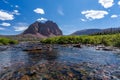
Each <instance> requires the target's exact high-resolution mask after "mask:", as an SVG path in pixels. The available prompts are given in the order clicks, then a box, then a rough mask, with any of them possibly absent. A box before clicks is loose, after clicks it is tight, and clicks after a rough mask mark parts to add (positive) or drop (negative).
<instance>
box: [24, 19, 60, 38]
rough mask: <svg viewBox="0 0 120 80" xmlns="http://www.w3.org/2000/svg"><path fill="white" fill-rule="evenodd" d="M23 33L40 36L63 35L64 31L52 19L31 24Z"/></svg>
mask: <svg viewBox="0 0 120 80" xmlns="http://www.w3.org/2000/svg"><path fill="white" fill-rule="evenodd" d="M23 34H32V35H38V36H46V37H50V36H59V35H62V31H61V30H60V29H59V27H58V25H57V24H56V23H54V22H52V21H46V22H44V23H43V22H38V21H36V22H35V23H33V24H31V25H30V26H29V27H28V29H27V30H25V31H24V32H23Z"/></svg>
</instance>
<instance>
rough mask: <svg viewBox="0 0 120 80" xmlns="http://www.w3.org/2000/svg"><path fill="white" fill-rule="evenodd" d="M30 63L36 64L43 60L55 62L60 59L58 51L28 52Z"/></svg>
mask: <svg viewBox="0 0 120 80" xmlns="http://www.w3.org/2000/svg"><path fill="white" fill-rule="evenodd" d="M26 54H27V56H28V61H29V62H28V63H32V64H36V63H39V62H40V61H42V60H48V61H49V60H50V61H55V60H57V58H58V57H59V54H58V51H57V50H51V51H36V52H27V53H26Z"/></svg>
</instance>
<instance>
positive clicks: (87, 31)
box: [71, 28, 120, 35]
mask: <svg viewBox="0 0 120 80" xmlns="http://www.w3.org/2000/svg"><path fill="white" fill-rule="evenodd" d="M114 33H120V28H107V29H84V30H79V31H76V32H74V33H72V34H71V35H92V34H114Z"/></svg>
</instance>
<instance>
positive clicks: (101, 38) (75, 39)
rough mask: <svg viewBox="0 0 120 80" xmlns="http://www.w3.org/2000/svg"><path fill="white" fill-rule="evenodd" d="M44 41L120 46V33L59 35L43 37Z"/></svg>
mask: <svg viewBox="0 0 120 80" xmlns="http://www.w3.org/2000/svg"><path fill="white" fill-rule="evenodd" d="M41 42H42V43H47V44H78V43H82V44H93V45H99V44H103V45H105V46H115V47H120V34H111V35H110V34H109V35H85V36H58V37H52V38H47V39H43V40H42V41H41Z"/></svg>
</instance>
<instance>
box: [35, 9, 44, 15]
mask: <svg viewBox="0 0 120 80" xmlns="http://www.w3.org/2000/svg"><path fill="white" fill-rule="evenodd" d="M34 12H35V13H38V14H45V12H44V10H43V9H42V8H36V9H35V10H34Z"/></svg>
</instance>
